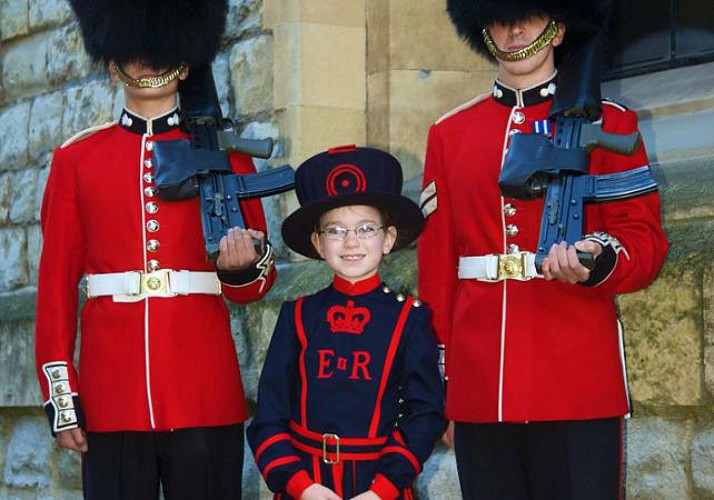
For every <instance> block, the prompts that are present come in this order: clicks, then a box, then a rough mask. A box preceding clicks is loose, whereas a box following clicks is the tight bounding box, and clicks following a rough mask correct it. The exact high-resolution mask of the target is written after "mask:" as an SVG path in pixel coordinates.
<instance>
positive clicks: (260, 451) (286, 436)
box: [255, 432, 290, 463]
mask: <svg viewBox="0 0 714 500" xmlns="http://www.w3.org/2000/svg"><path fill="white" fill-rule="evenodd" d="M286 439H290V434H288V433H287V432H283V433H281V434H276V435H275V436H272V437H270V438H268V439H266V440H265V441H263V442H262V444H261V445H260V446H259V447H258V449H257V450H256V451H255V463H258V461H259V460H260V456H261V455H262V454H263V452H264V451H265V449H266V448H267V447H268V446H270V445H271V444H273V443H277V442H278V441H284V440H286Z"/></svg>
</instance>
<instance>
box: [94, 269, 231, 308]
mask: <svg viewBox="0 0 714 500" xmlns="http://www.w3.org/2000/svg"><path fill="white" fill-rule="evenodd" d="M86 291H87V297H89V298H93V297H106V296H109V295H111V296H113V297H114V302H135V301H138V300H142V299H144V298H147V297H175V296H177V295H189V294H192V293H204V294H209V295H219V294H220V293H221V282H220V281H219V280H218V276H217V275H216V273H215V272H210V271H208V272H202V271H201V272H199V271H174V270H172V269H161V270H159V271H153V272H150V273H145V272H142V271H127V272H123V273H102V274H88V275H87V276H86Z"/></svg>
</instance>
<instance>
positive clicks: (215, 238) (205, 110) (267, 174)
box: [153, 64, 295, 261]
mask: <svg viewBox="0 0 714 500" xmlns="http://www.w3.org/2000/svg"><path fill="white" fill-rule="evenodd" d="M179 95H180V96H181V114H182V120H181V122H182V124H183V125H182V126H183V127H184V128H185V129H186V130H187V131H188V132H189V133H190V134H191V138H190V140H189V139H178V140H171V141H156V142H155V143H154V150H153V151H154V164H155V168H156V186H157V195H158V196H159V197H160V198H161V199H163V200H167V201H177V200H186V199H190V198H194V197H196V196H198V197H199V200H200V205H201V226H202V227H203V236H204V240H205V247H206V255H207V258H208V260H209V261H214V260H215V259H216V258H217V257H218V244H219V242H220V240H221V238H222V237H223V236H224V235H225V234H226V233H227V232H228V229H230V228H231V227H236V226H238V227H243V228H245V220H244V218H243V214H242V212H241V208H240V204H239V201H240V200H242V199H246V198H257V197H264V196H270V195H274V194H278V193H282V192H285V191H288V190H290V189H292V188H293V187H294V185H295V172H294V170H293V169H292V167H290V166H289V165H283V166H281V167H278V168H275V169H271V170H266V171H264V172H257V173H253V174H234V173H233V171H232V169H231V166H230V162H229V159H228V153H229V152H239V153H243V154H247V155H249V156H252V157H257V158H264V159H265V158H269V157H270V155H271V154H272V151H273V140H272V139H263V140H253V139H243V138H240V137H238V135H237V133H236V132H235V131H234V130H233V128H232V123H231V122H230V120H227V119H225V118H223V116H222V113H221V108H220V104H219V101H218V92H217V90H216V84H215V81H214V79H213V73H212V72H211V67H210V65H209V64H204V65H202V66H200V67H197V68H192V70H191V76H190V77H189V78H187V79H186V80H184V81H182V82H181V83H180V84H179Z"/></svg>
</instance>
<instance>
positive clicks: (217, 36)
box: [69, 0, 228, 68]
mask: <svg viewBox="0 0 714 500" xmlns="http://www.w3.org/2000/svg"><path fill="white" fill-rule="evenodd" d="M69 3H70V4H71V6H72V9H73V10H74V12H75V14H76V15H77V19H78V20H79V25H80V28H81V31H82V37H83V38H84V46H85V48H86V50H87V52H88V53H89V55H90V57H91V58H92V59H93V60H94V61H95V62H102V63H108V62H109V61H114V62H116V63H117V64H119V65H123V64H126V63H128V62H130V61H133V60H141V61H144V62H146V63H147V64H149V65H151V66H153V67H155V68H173V67H177V66H179V65H180V64H182V63H186V64H188V65H189V66H198V65H200V64H203V63H208V62H211V61H212V60H213V58H214V57H215V55H216V53H217V52H218V49H219V47H220V43H221V37H222V36H223V32H224V29H225V24H226V16H227V12H228V2H227V0H69Z"/></svg>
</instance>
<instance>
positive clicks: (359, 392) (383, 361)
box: [248, 275, 445, 500]
mask: <svg viewBox="0 0 714 500" xmlns="http://www.w3.org/2000/svg"><path fill="white" fill-rule="evenodd" d="M444 423H445V422H444V416H443V388H442V382H441V377H440V375H439V372H438V352H437V346H436V341H435V339H434V337H433V334H432V331H431V327H430V326H429V314H428V312H427V310H426V308H425V307H423V306H422V305H421V303H420V302H419V301H418V300H415V299H413V298H411V297H405V296H403V295H401V294H397V293H395V292H394V291H392V290H390V289H389V288H388V287H386V286H385V285H384V284H382V283H381V282H380V278H379V276H378V275H375V276H373V277H371V278H367V279H366V280H364V281H361V282H357V283H354V284H352V283H350V282H348V281H346V280H344V279H342V278H340V277H335V280H334V282H333V283H332V285H331V286H330V287H328V288H326V289H324V290H322V291H320V292H318V293H316V294H314V295H311V296H307V297H302V298H300V299H298V300H296V301H294V302H287V303H285V304H283V307H282V310H281V311H280V317H279V318H278V322H277V325H276V328H275V332H274V334H273V338H272V340H271V343H270V347H269V350H268V354H267V358H266V360H265V365H264V368H263V372H262V375H261V378H260V385H259V392H258V406H257V411H256V414H255V418H254V419H253V422H252V423H251V425H250V426H249V428H248V441H249V443H250V446H251V448H252V449H253V453H254V455H255V459H256V462H257V464H258V467H259V468H260V470H261V473H262V474H263V477H264V478H265V480H266V482H267V484H268V486H269V488H270V489H271V490H272V491H274V492H276V493H277V495H276V498H299V496H300V494H301V493H302V492H303V491H304V489H305V488H307V487H308V486H310V484H312V483H313V482H319V483H321V484H324V485H325V486H327V487H329V488H331V489H333V490H334V491H335V492H336V493H337V494H338V495H340V496H341V497H343V498H351V497H352V496H354V495H357V494H359V493H362V492H364V491H367V490H369V489H370V488H371V489H372V490H374V491H375V492H376V493H377V494H378V495H379V496H380V497H381V498H383V499H385V500H386V499H387V498H398V497H399V498H411V490H410V486H411V485H412V484H413V483H414V480H415V478H416V476H417V474H418V473H419V472H420V471H421V467H422V464H423V462H424V461H425V460H426V459H427V458H428V457H429V454H430V453H431V451H432V448H433V446H434V443H435V442H436V440H437V438H438V436H439V435H440V433H441V432H442V430H443V428H444ZM338 441H339V457H338V456H337V445H336V443H337V442H338ZM326 462H336V463H326Z"/></svg>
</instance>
